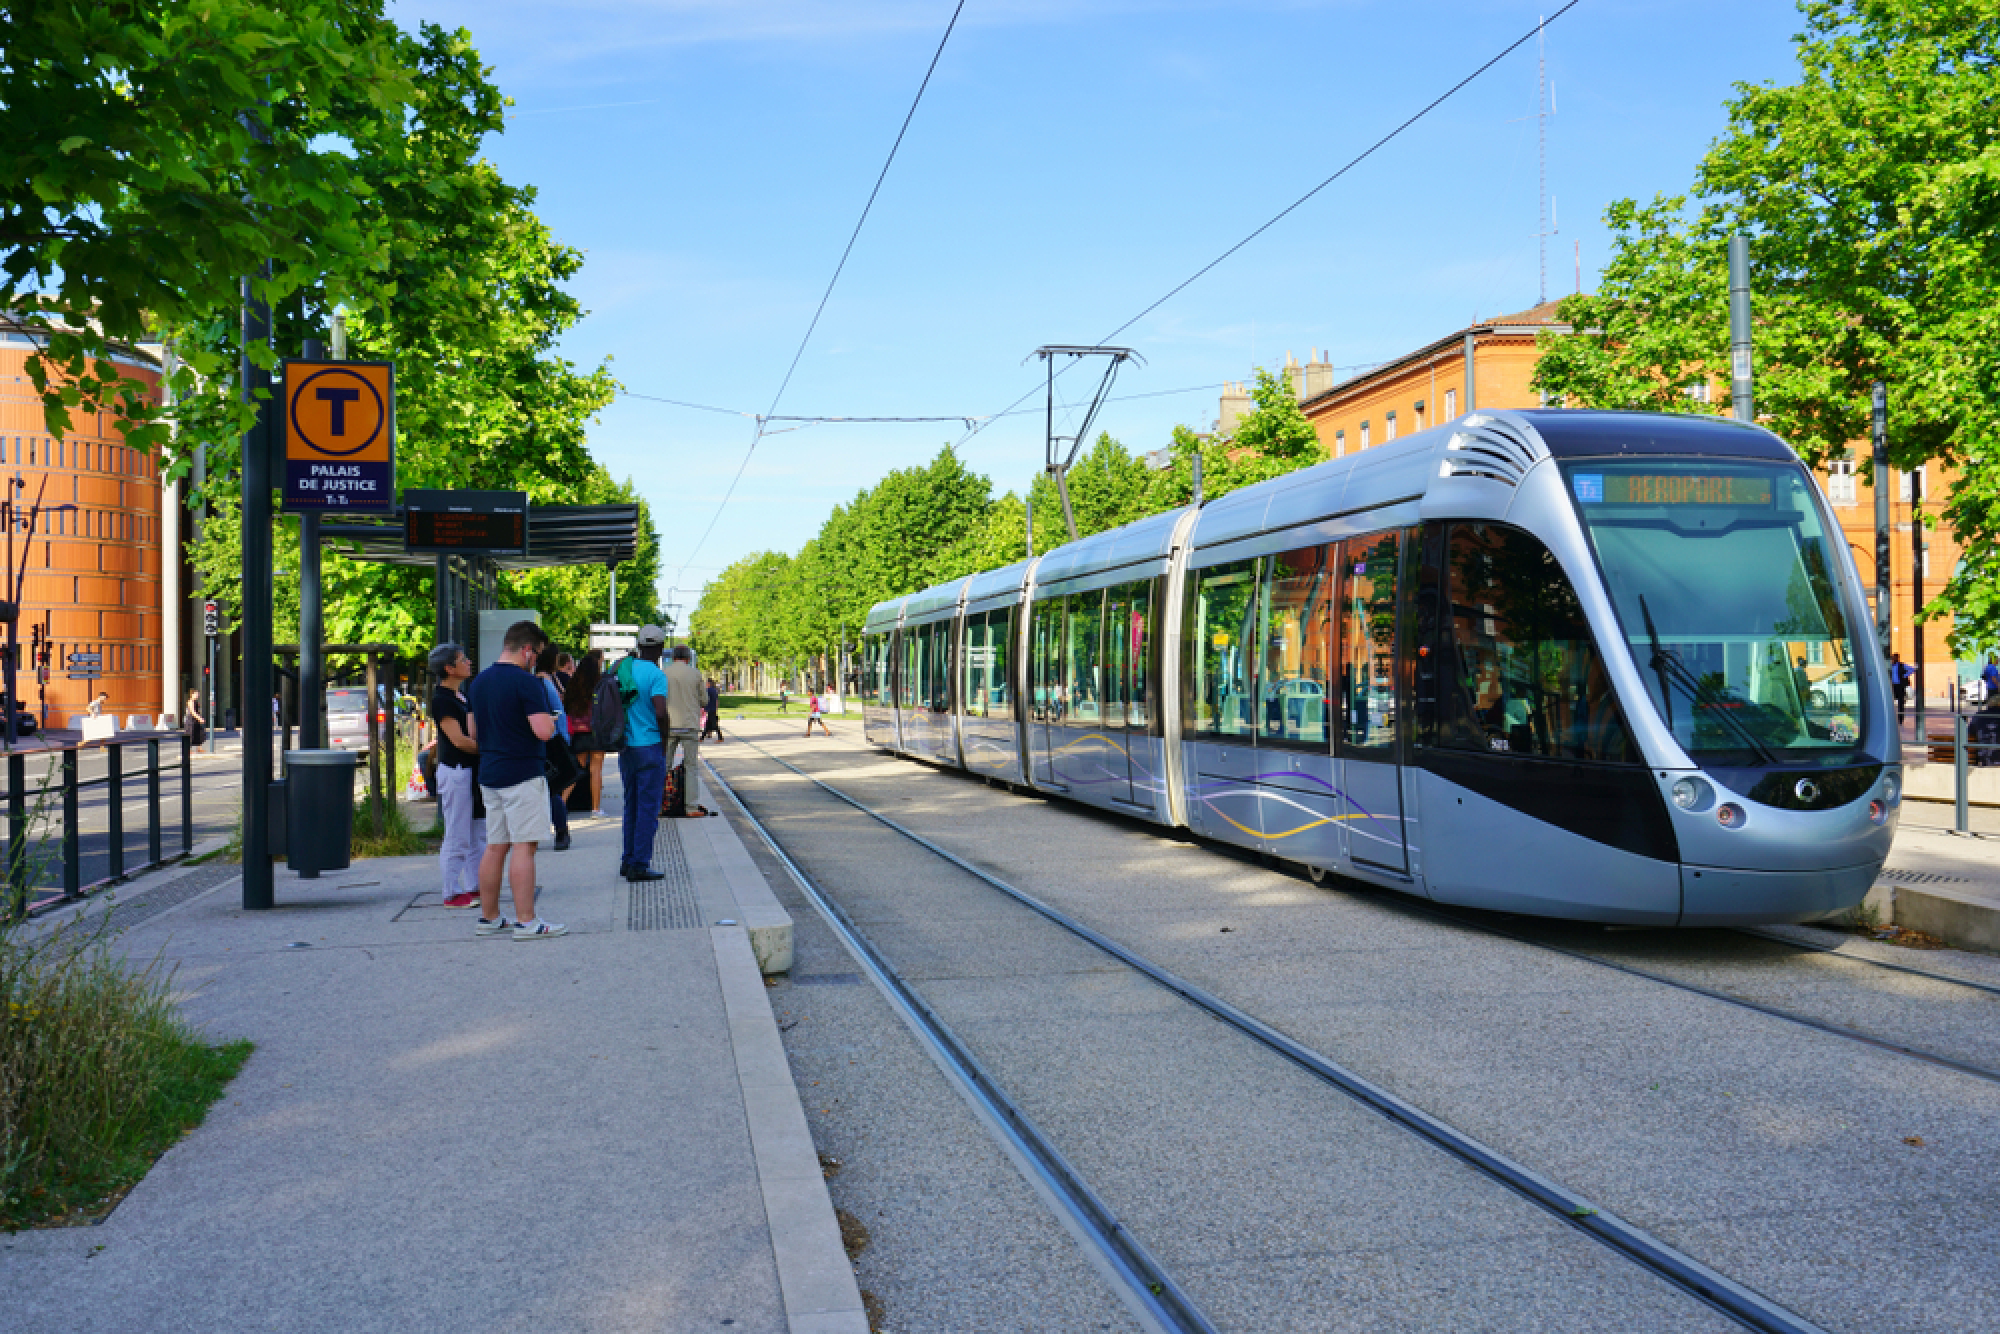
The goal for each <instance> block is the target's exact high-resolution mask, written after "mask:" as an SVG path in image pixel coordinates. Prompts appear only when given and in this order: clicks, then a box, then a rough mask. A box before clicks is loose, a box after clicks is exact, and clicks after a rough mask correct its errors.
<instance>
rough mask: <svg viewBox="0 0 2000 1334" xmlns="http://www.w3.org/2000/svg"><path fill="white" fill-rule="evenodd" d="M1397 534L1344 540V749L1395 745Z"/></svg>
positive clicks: (1374, 752) (1380, 749)
mask: <svg viewBox="0 0 2000 1334" xmlns="http://www.w3.org/2000/svg"><path fill="white" fill-rule="evenodd" d="M1396 547H1397V542H1396V534H1395V533H1376V534H1374V535H1373V536H1370V537H1356V538H1350V539H1348V540H1347V541H1345V542H1343V543H1341V544H1340V562H1341V565H1340V611H1339V622H1338V632H1339V635H1340V690H1339V708H1340V721H1339V724H1338V729H1339V736H1340V743H1341V753H1342V754H1345V755H1352V756H1355V757H1357V758H1362V757H1387V756H1389V755H1391V754H1392V753H1393V751H1394V749H1395V744H1396V619H1397V616H1396Z"/></svg>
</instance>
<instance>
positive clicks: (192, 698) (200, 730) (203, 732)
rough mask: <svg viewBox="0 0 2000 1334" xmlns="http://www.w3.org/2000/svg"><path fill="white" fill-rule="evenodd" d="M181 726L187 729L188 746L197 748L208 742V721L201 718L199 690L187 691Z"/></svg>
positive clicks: (197, 688)
mask: <svg viewBox="0 0 2000 1334" xmlns="http://www.w3.org/2000/svg"><path fill="white" fill-rule="evenodd" d="M181 726H182V727H185V728H186V729H187V734H188V745H189V746H190V747H199V746H200V745H201V743H202V742H204V741H206V740H208V719H206V718H204V717H202V716H201V688H200V687H199V686H197V687H196V688H195V689H193V690H190V691H188V702H187V707H186V708H184V709H182V710H181Z"/></svg>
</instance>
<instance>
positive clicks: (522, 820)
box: [469, 621, 566, 940]
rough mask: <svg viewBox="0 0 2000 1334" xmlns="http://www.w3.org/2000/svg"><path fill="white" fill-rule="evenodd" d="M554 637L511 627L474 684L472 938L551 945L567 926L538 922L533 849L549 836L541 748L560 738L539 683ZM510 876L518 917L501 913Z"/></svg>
mask: <svg viewBox="0 0 2000 1334" xmlns="http://www.w3.org/2000/svg"><path fill="white" fill-rule="evenodd" d="M546 643H548V636H547V635H544V634H543V633H542V628H541V627H540V626H539V625H536V624H535V623H534V622H533V621H516V622H514V624H512V625H510V626H508V627H507V634H506V637H505V638H504V639H503V640H502V641H501V644H500V652H499V653H497V654H495V655H494V660H493V665H492V666H490V667H488V668H487V669H486V670H485V671H483V672H481V673H480V674H479V675H478V676H476V677H474V678H473V681H472V688H471V690H470V692H469V694H470V697H471V701H472V721H473V727H474V732H473V734H474V735H475V736H477V737H478V738H479V793H480V795H481V796H482V797H484V798H485V801H486V855H485V856H483V857H481V858H480V860H479V924H478V925H477V926H475V927H474V928H473V934H475V935H481V936H497V935H499V934H500V933H501V932H503V931H511V932H512V933H513V935H514V939H516V940H546V939H548V938H549V937H551V936H560V935H562V934H563V932H564V931H565V929H566V928H564V927H563V926H561V925H560V924H558V923H555V922H544V921H541V920H540V919H539V918H537V917H536V916H535V845H536V844H538V843H540V842H541V841H542V840H543V839H545V838H547V837H548V836H549V795H548V787H547V786H546V785H545V784H544V783H543V781H542V774H543V772H544V771H543V768H542V761H543V754H544V751H543V748H544V747H545V746H546V745H547V744H548V740H549V738H550V737H552V736H554V735H555V734H556V717H555V714H554V713H553V712H552V711H551V710H550V708H549V696H548V691H547V690H546V689H544V688H543V686H542V683H541V681H539V680H538V679H536V677H535V675H534V672H533V670H532V669H533V667H534V663H535V656H536V655H537V654H539V653H540V652H541V651H542V646H543V645H544V644H546ZM502 870H505V871H506V873H507V883H508V886H509V887H510V888H511V889H512V891H513V898H514V915H515V918H516V919H517V920H515V921H511V922H510V921H508V920H507V918H506V917H504V916H502V915H501V912H500V874H501V872H502Z"/></svg>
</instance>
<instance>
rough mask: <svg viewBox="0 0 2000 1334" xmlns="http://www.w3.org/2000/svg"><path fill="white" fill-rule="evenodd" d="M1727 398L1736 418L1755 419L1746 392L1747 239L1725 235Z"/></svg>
mask: <svg viewBox="0 0 2000 1334" xmlns="http://www.w3.org/2000/svg"><path fill="white" fill-rule="evenodd" d="M1729 398H1730V403H1731V407H1732V411H1733V412H1734V413H1735V416H1736V420H1737V421H1740V422H1753V421H1756V420H1757V409H1756V405H1755V403H1754V401H1753V399H1752V398H1751V394H1750V238H1749V237H1747V236H1732V237H1730V238H1729Z"/></svg>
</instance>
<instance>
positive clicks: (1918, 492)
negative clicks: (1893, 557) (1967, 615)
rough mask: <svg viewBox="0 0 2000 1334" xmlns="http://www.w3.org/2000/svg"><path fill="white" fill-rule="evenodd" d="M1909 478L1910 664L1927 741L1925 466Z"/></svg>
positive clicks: (1919, 723) (1920, 740) (1919, 735)
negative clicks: (1925, 685) (1925, 697)
mask: <svg viewBox="0 0 2000 1334" xmlns="http://www.w3.org/2000/svg"><path fill="white" fill-rule="evenodd" d="M1908 475H1909V478H1910V665H1911V666H1912V667H1914V668H1916V672H1917V678H1916V680H1915V681H1914V682H1912V685H1914V686H1915V688H1916V695H1917V741H1918V743H1919V744H1923V742H1924V737H1925V733H1924V623H1923V614H1924V470H1923V469H1922V468H1912V469H1911V470H1910V472H1909V474H1908Z"/></svg>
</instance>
